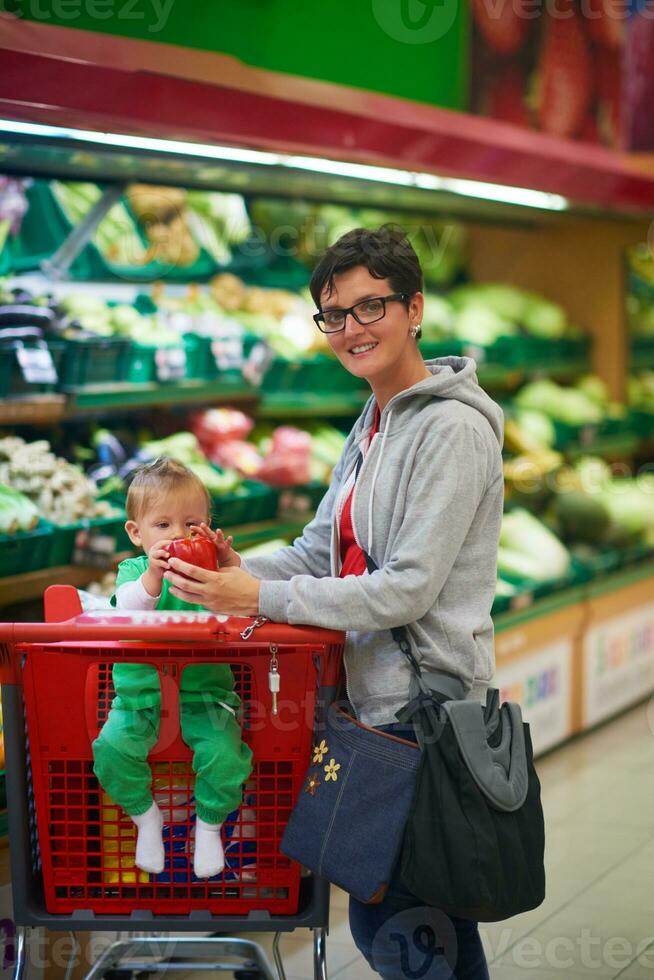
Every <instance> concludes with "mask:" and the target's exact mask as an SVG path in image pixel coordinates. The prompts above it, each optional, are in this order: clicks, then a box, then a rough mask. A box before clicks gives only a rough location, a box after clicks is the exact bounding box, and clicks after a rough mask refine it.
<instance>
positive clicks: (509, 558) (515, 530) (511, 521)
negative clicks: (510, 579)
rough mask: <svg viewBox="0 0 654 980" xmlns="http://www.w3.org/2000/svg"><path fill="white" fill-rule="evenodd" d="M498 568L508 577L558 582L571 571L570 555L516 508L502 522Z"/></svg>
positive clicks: (543, 526) (532, 518)
mask: <svg viewBox="0 0 654 980" xmlns="http://www.w3.org/2000/svg"><path fill="white" fill-rule="evenodd" d="M497 567H498V571H499V572H500V573H504V574H507V575H518V576H524V577H527V578H534V579H538V580H542V581H545V580H547V579H553V578H561V577H562V576H564V575H565V574H566V573H567V572H568V569H569V567H570V553H569V552H568V550H567V548H565V547H564V546H563V545H562V544H561V542H560V541H559V540H558V538H557V537H556V536H555V535H554V534H553V533H552V532H551V531H550V530H549V529H548V528H546V527H545V525H544V524H543V523H542V522H541V521H539V520H538V518H536V517H534V516H533V514H530V513H529V512H528V511H526V510H523V509H522V508H516V509H515V510H512V511H510V512H509V513H507V514H505V515H504V517H503V519H502V530H501V532H500V548H499V557H498V564H497Z"/></svg>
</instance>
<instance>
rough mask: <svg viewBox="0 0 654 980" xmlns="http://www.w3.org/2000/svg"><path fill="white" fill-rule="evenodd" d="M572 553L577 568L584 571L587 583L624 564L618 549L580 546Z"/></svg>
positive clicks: (574, 548) (573, 549)
mask: <svg viewBox="0 0 654 980" xmlns="http://www.w3.org/2000/svg"><path fill="white" fill-rule="evenodd" d="M572 553H573V555H574V560H575V563H576V565H577V567H578V568H579V569H581V570H583V573H585V575H586V578H587V581H591V580H593V579H596V578H601V577H602V576H603V575H607V574H608V573H609V572H612V571H615V569H616V568H620V566H621V565H622V564H623V559H622V554H621V552H620V550H619V549H618V548H594V547H592V546H590V545H578V546H577V547H573V548H572Z"/></svg>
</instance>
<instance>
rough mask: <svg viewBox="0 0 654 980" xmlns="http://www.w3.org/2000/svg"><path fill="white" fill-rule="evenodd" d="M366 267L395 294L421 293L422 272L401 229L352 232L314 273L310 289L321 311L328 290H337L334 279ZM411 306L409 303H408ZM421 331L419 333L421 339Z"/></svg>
mask: <svg viewBox="0 0 654 980" xmlns="http://www.w3.org/2000/svg"><path fill="white" fill-rule="evenodd" d="M358 265H362V266H364V267H365V268H366V269H367V270H368V272H369V273H370V275H371V276H373V277H374V278H375V279H388V281H389V283H390V284H391V289H392V290H393V292H394V293H406V294H407V295H408V296H413V294H414V293H418V292H422V285H423V283H422V269H421V268H420V262H419V261H418V256H417V255H416V253H415V251H414V249H413V245H412V244H411V242H410V241H409V239H408V237H407V234H406V232H405V231H404V229H403V228H400V226H399V225H391V224H387V225H382V226H381V228H378V229H377V230H376V231H373V230H372V229H370V228H353V229H352V231H348V232H347V234H345V235H341V237H340V238H339V239H338V241H336V242H334V244H333V245H330V246H329V248H328V249H327V250H326V252H325V253H324V255H323V256H322V257H321V259H320V261H319V262H318V264H317V266H316V267H315V269H314V270H313V274H312V276H311V282H310V283H309V289H310V291H311V296H312V297H313V301H314V303H315V304H316V306H317V307H318V309H321V305H320V296H321V294H322V291H323V289H324V288H325V286H329V292H330V293H331V291H332V290H333V288H334V277H335V276H337V275H339V274H340V273H341V272H347V271H348V269H354V268H355V267H356V266H358ZM407 306H408V302H407ZM420 333H421V331H420V330H419V331H418V335H417V336H418V338H419V337H420Z"/></svg>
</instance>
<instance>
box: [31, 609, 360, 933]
mask: <svg viewBox="0 0 654 980" xmlns="http://www.w3.org/2000/svg"><path fill="white" fill-rule="evenodd" d="M46 608H47V605H46ZM51 609H52V604H50V611H51ZM164 616H165V617H166V619H165V622H164V623H163V624H161V620H159V621H158V624H157V625H154V624H153V623H154V621H153V619H152V618H151V615H150V616H149V615H144V616H143V615H141V614H136V616H135V618H134V622H133V623H131V624H129V619H128V620H127V622H126V620H125V617H124V616H122V617H120V618H118V617H116V616H114V617H106V618H103V617H102V616H92V615H86V616H79V617H77V618H75V619H74V620H71V621H69V622H68V623H52V624H32V627H31V629H30V628H28V627H27V626H25V627H22V626H21V624H16V626H15V633H14V640H15V641H18V643H19V645H18V646H16V651H17V653H18V654H19V655H20V656H21V657H22V658H23V662H22V671H21V675H22V676H21V680H22V684H23V689H24V699H25V708H26V719H27V733H28V739H29V753H30V760H31V770H32V784H33V792H34V800H35V804H36V817H37V829H38V838H39V846H40V853H41V862H42V874H43V887H44V893H45V906H46V909H47V911H49V912H53V913H72V912H74V911H76V910H80V909H82V910H89V911H92V912H95V913H114V914H122V913H129V912H132V911H133V910H135V909H147V910H150V911H152V912H153V913H155V914H165V913H170V914H172V915H176V914H188V913H189V912H192V911H193V910H203V911H208V912H210V913H211V914H212V915H244V914H245V915H247V914H248V913H249V912H251V911H253V910H265V911H267V912H270V913H271V914H273V913H275V914H289V915H290V914H293V913H295V912H297V911H298V895H299V886H300V871H301V869H300V867H299V865H297V864H296V863H295V862H293V861H291V860H290V859H288V858H287V857H285V856H284V855H283V854H281V853H280V851H279V843H280V841H281V837H282V834H283V832H284V828H285V825H286V821H287V819H288V816H289V814H290V811H291V808H292V806H293V804H294V801H295V799H296V797H297V794H298V792H299V791H300V788H301V785H302V780H303V777H304V774H305V772H306V767H307V765H308V762H309V757H310V751H311V745H312V738H313V729H314V718H315V714H316V710H317V707H318V710H319V709H320V701H321V699H322V696H320V700H319V701H318V705H317V692H318V691H319V690H321V689H325V688H332V687H334V686H335V684H336V681H337V677H338V672H339V669H340V658H341V654H342V646H343V634H342V633H337V632H334V631H327V630H320V629H313V628H308V627H291V626H282V625H276V624H265V625H263V626H261V627H260V628H258V629H256V630H255V631H254V632H253V634H252V636H251V638H249V639H247V640H243V639H242V638H241V636H240V633H241V631H242V630H243V629H244V627H245V626H247V625H248V624H249V623H250V622H251V621H250V620H242V619H235V618H230V619H228V620H227V621H226V622H222V623H221V622H219V621H218V620H217V619H216V618H214V617H211V616H206V617H205V618H204V620H202V623H203V625H202V626H200V625H199V624H198V623H197V622H195V623H192V624H191V623H188V622H186V623H185V622H184V620H183V619H180V617H177V616H175V614H164ZM128 624H129V625H128ZM134 624H136V625H134ZM48 630H49V631H50V633H49V634H48V632H47V631H48ZM202 631H204V636H205V637H208V638H204V639H200V638H199V636H200V635H201V634H202ZM139 634H140V636H141V638H139V639H136V640H123V639H121V640H116V639H111V637H112V636H116V635H120V636H124V637H125V636H138V635H139ZM146 634H148V635H151V636H152V639H147V638H144V637H145V635H146ZM28 635H29V636H28ZM48 635H52V637H53V638H56V639H57V642H54V643H53V642H42V641H41V639H40V638H41V636H42V637H43V639H44V640H46V638H47V636H48ZM88 635H91V636H94V637H96V638H95V639H93V640H87V639H86V636H88ZM32 636H34V637H35V639H37V638H38V641H37V642H28V643H25V642H20V641H21V640H22V638H23V637H25V638H29V639H31V638H32ZM103 636H106V637H107V638H106V639H104V638H103ZM162 636H163V637H165V638H166V639H165V642H161V637H162ZM62 637H66V638H62ZM68 637H69V638H68ZM185 637H186V639H185ZM271 644H274V645H275V646H276V647H277V657H278V661H279V671H280V675H281V691H280V694H279V714H278V715H277V716H273V715H272V713H271V696H270V692H269V690H268V670H269V664H270V657H271V649H270V647H271ZM118 659H123V660H127V661H129V662H146V663H149V664H151V665H152V666H154V667H156V668H157V670H158V671H159V675H160V683H161V691H162V717H161V729H160V738H159V741H158V743H157V745H156V746H155V748H154V749H153V751H152V752H151V754H150V758H149V762H150V765H151V768H152V770H153V777H154V787H153V788H154V792H155V796H156V799H157V801H158V803H159V806H160V807H161V809H162V812H163V814H164V822H165V843H166V868H165V869H164V872H163V874H161V875H157V876H155V875H146V874H144V873H143V872H141V871H139V870H138V869H137V868H135V867H134V865H133V854H134V845H135V836H134V827H133V824H132V822H131V820H130V819H129V818H128V817H127V816H125V815H124V814H123V813H122V811H119V810H118V809H117V808H116V807H115V805H114V804H112V803H111V801H109V799H108V798H107V797H106V795H105V794H103V791H102V789H101V787H100V786H99V785H98V782H97V780H96V778H95V776H94V775H93V759H92V752H91V742H92V740H93V739H94V738H95V737H96V735H97V733H98V732H99V730H100V728H101V727H102V724H103V722H104V720H105V719H106V716H107V712H108V710H109V707H110V704H111V699H112V696H113V691H112V685H111V665H112V664H113V663H114V662H115V661H116V660H118ZM204 660H206V661H210V660H211V661H216V660H217V661H220V662H223V663H229V664H230V665H231V667H232V670H233V672H234V676H235V680H236V689H237V691H238V693H239V694H240V696H241V698H242V701H243V722H242V724H243V737H244V739H245V741H246V742H247V743H248V744H249V745H250V746H251V748H252V752H253V764H254V768H253V772H252V775H251V777H250V779H249V780H248V783H247V784H246V786H245V788H244V795H243V803H242V805H241V807H240V809H239V811H237V812H235V813H234V814H232V815H231V816H230V818H228V820H227V821H226V822H225V826H224V828H223V843H224V846H225V855H226V868H225V871H224V872H223V873H222V874H221V875H219V876H217V877H216V878H214V879H211V880H209V881H200V880H197V879H195V877H194V876H193V872H192V857H191V853H190V835H191V830H192V823H193V812H194V806H193V800H192V790H193V778H194V777H193V771H192V768H191V752H190V750H189V749H188V748H187V746H186V745H185V744H184V743H183V742H182V741H181V737H180V733H179V726H178V692H179V677H180V674H181V671H182V670H183V669H184V667H186V666H188V665H189V664H191V663H194V664H197V663H198V662H202V661H204Z"/></svg>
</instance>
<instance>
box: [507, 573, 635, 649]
mask: <svg viewBox="0 0 654 980" xmlns="http://www.w3.org/2000/svg"><path fill="white" fill-rule="evenodd" d="M647 578H654V559H646V560H644V561H642V562H640V563H638V564H637V565H633V566H631V567H629V568H624V569H621V570H617V571H615V572H611V574H610V575H606V576H603V577H601V578H598V579H595V580H594V581H592V582H585V583H584V584H583V585H575V586H573V587H572V588H571V589H564V590H562V591H561V592H555V593H553V594H552V595H549V596H546V597H544V598H542V599H536V600H535V602H533V603H532V604H531V605H530V606H527V607H526V608H525V609H519V610H517V609H516V610H513V609H509V610H507V611H505V612H502V613H498V615H497V616H494V617H493V623H494V625H495V632H496V633H501V632H503V631H504V630H509V629H513V628H514V627H516V626H524V624H525V623H528V622H531V621H532V620H534V619H539V618H540V617H541V616H547V615H549V614H550V613H553V612H558V611H559V610H560V609H565V608H566V607H567V606H572V605H574V604H575V603H576V602H582V601H584V600H587V599H596V598H598V597H599V596H602V595H606V593H608V592H615V591H617V589H622V588H624V587H625V586H627V585H633V584H634V583H635V582H642V581H643V580H644V579H647Z"/></svg>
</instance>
